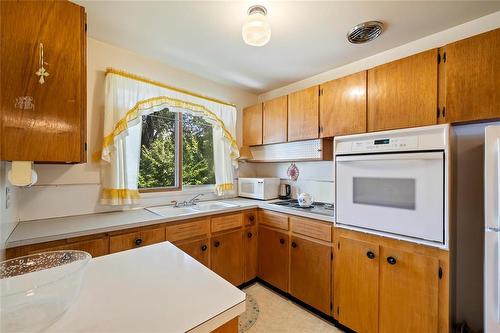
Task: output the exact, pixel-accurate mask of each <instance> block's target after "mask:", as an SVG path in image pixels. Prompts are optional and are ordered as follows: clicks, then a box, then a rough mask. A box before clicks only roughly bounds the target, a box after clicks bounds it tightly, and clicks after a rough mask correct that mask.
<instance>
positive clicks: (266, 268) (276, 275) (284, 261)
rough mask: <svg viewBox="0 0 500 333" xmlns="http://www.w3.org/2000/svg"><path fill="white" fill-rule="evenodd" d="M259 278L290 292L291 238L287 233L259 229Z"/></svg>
mask: <svg viewBox="0 0 500 333" xmlns="http://www.w3.org/2000/svg"><path fill="white" fill-rule="evenodd" d="M258 244H259V247H258V257H259V273H258V274H259V277H260V278H261V279H263V280H264V281H266V282H268V283H270V284H272V285H273V286H275V287H276V288H279V289H281V290H283V291H285V292H286V291H288V269H289V267H290V266H289V259H290V236H289V235H288V234H287V233H286V232H281V231H277V230H272V229H269V228H264V227H259V239H258Z"/></svg>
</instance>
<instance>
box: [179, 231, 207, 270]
mask: <svg viewBox="0 0 500 333" xmlns="http://www.w3.org/2000/svg"><path fill="white" fill-rule="evenodd" d="M175 246H177V247H178V248H179V249H181V250H182V251H184V252H186V253H187V254H189V255H190V256H191V257H193V258H194V259H196V260H198V261H199V262H201V263H202V264H203V265H205V266H207V267H210V241H209V239H208V238H204V239H200V240H195V241H187V242H178V243H175Z"/></svg>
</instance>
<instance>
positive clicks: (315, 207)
mask: <svg viewBox="0 0 500 333" xmlns="http://www.w3.org/2000/svg"><path fill="white" fill-rule="evenodd" d="M272 204H273V205H277V206H282V207H288V208H294V209H299V210H306V211H308V212H310V213H315V214H321V215H328V216H333V215H334V210H333V208H334V207H333V204H329V203H326V202H320V201H315V202H313V203H312V205H311V206H309V207H302V206H300V205H299V201H298V200H297V199H289V200H283V201H276V202H273V203H272Z"/></svg>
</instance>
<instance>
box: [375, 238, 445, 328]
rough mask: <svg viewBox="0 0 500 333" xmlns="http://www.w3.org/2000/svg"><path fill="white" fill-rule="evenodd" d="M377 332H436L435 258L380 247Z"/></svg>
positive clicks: (437, 269)
mask: <svg viewBox="0 0 500 333" xmlns="http://www.w3.org/2000/svg"><path fill="white" fill-rule="evenodd" d="M380 254H381V256H380V294H379V297H380V299H379V302H380V303H379V307H380V308H379V309H380V318H379V332H384V333H389V332H394V333H396V332H429V333H431V332H437V331H438V312H439V311H438V295H439V294H438V289H439V274H438V273H439V260H438V258H434V257H430V256H426V255H420V254H416V253H412V252H406V251H402V250H400V249H396V248H385V247H381V251H380Z"/></svg>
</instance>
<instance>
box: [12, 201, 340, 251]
mask: <svg viewBox="0 0 500 333" xmlns="http://www.w3.org/2000/svg"><path fill="white" fill-rule="evenodd" d="M220 201H222V202H228V203H232V204H236V205H238V206H235V207H228V208H224V209H219V210H213V211H204V212H197V213H193V214H188V215H179V216H171V217H163V216H160V215H157V214H155V213H152V212H150V211H148V210H146V209H135V210H128V211H120V212H111V213H97V214H87V215H76V216H67V217H58V218H51V219H44V220H33V221H24V222H20V223H18V225H17V226H16V228H15V229H14V231H13V232H12V234H11V235H10V236H9V238H8V239H7V243H6V246H5V247H6V248H12V247H17V246H23V245H31V244H37V243H44V242H50V241H54V240H60V239H66V238H72V237H79V236H87V235H92V234H97V233H102V232H111V231H116V230H122V229H128V228H135V227H143V226H147V225H153V224H158V223H168V222H174V221H179V220H185V219H191V218H195V217H201V216H207V215H214V214H222V213H229V212H235V211H240V210H244V209H250V208H263V209H269V210H273V211H277V212H282V213H286V214H291V215H297V216H302V217H308V218H312V219H317V220H322V221H326V222H331V223H334V218H333V217H331V216H324V215H318V214H312V213H308V212H306V211H301V210H296V209H293V208H288V207H282V206H277V205H272V204H271V203H272V202H274V201H276V200H271V201H260V200H252V199H244V198H233V199H226V200H220Z"/></svg>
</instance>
